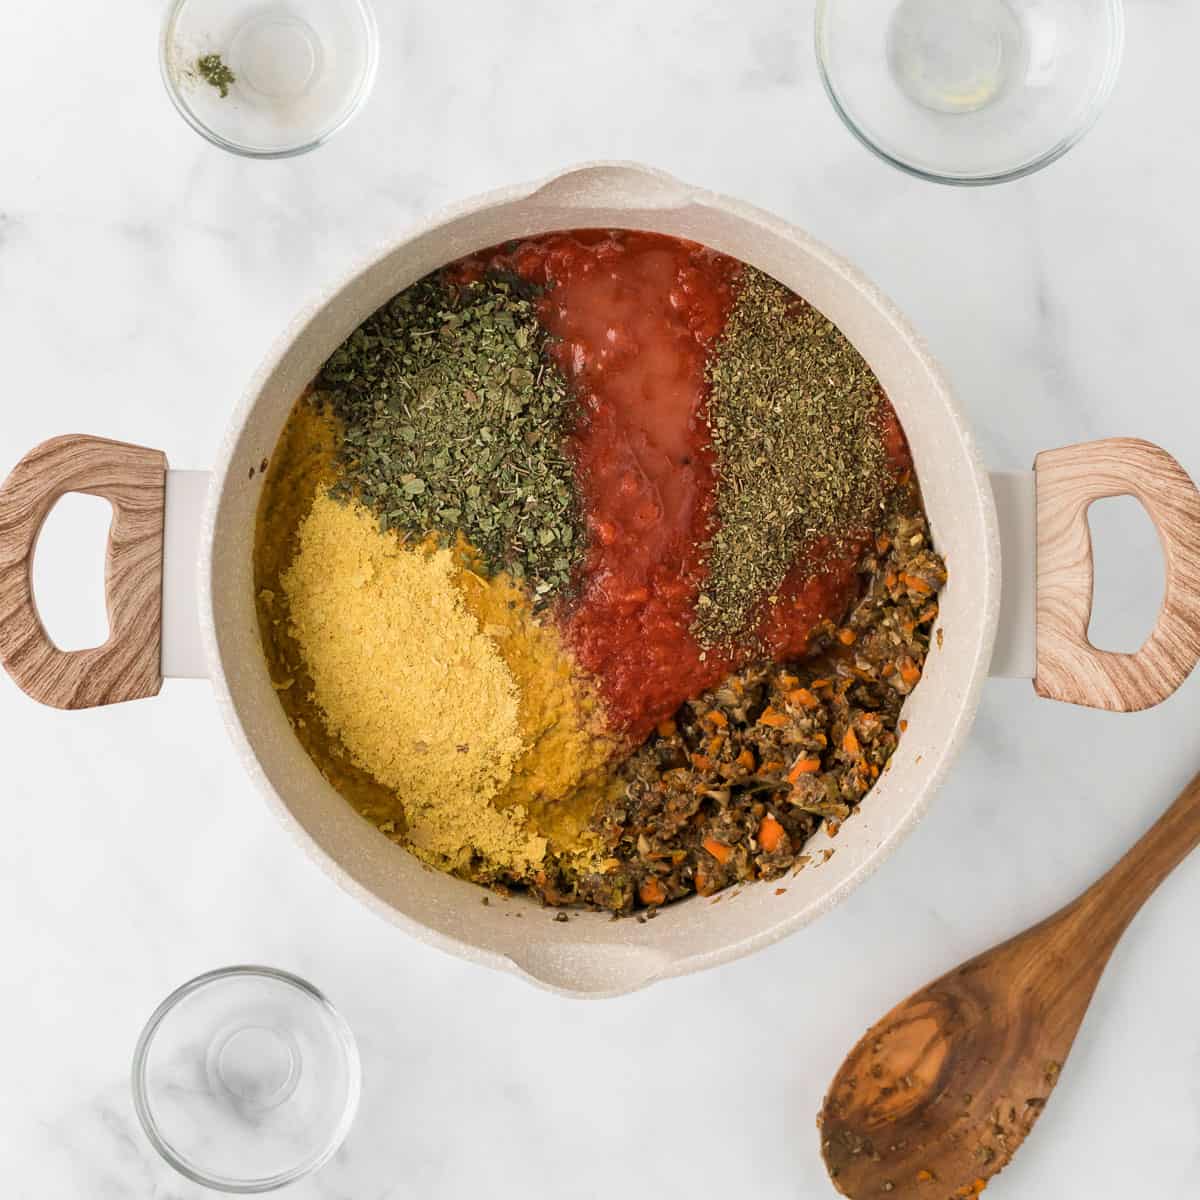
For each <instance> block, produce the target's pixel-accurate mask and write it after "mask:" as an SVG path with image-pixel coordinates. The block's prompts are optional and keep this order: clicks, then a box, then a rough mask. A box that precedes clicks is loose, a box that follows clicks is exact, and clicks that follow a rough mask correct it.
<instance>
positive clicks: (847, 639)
mask: <svg viewBox="0 0 1200 1200" xmlns="http://www.w3.org/2000/svg"><path fill="white" fill-rule="evenodd" d="M837 639H838V641H839V642H841V643H842V645H843V646H853V645H854V643H855V642H856V641H858V634H857V633H855V632H854V630H853V629H839V630H838V635H837Z"/></svg>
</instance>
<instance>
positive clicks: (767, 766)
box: [759, 758, 783, 775]
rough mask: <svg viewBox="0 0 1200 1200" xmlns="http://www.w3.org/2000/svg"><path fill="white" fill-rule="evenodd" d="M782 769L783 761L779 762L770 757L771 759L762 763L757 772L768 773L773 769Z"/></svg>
mask: <svg viewBox="0 0 1200 1200" xmlns="http://www.w3.org/2000/svg"><path fill="white" fill-rule="evenodd" d="M782 770H783V763H781V762H780V761H779V760H778V759H777V758H772V759H768V760H767V761H766V762H765V763H763V765H762V769H761V770H760V771H759V774H760V775H770V774H772V773H773V772H775V771H782Z"/></svg>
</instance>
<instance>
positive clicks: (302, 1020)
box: [132, 966, 362, 1193]
mask: <svg viewBox="0 0 1200 1200" xmlns="http://www.w3.org/2000/svg"><path fill="white" fill-rule="evenodd" d="M132 1084H133V1102H134V1108H135V1109H136V1110H137V1115H138V1119H139V1120H140V1121H141V1123H142V1128H143V1129H144V1130H145V1131H146V1136H147V1137H148V1138H149V1139H150V1141H151V1143H152V1144H153V1145H154V1148H155V1149H156V1150H157V1151H158V1152H159V1154H161V1155H162V1156H163V1158H165V1159H166V1161H167V1162H168V1163H170V1165H171V1166H172V1167H174V1168H175V1170H176V1171H178V1172H179V1173H180V1174H181V1175H184V1176H186V1177H187V1178H188V1179H191V1180H192V1181H193V1182H195V1183H199V1184H203V1185H204V1186H205V1187H210V1188H215V1189H217V1190H218V1191H223V1192H241V1193H247V1192H268V1191H272V1190H273V1189H275V1188H279V1187H283V1186H284V1185H285V1184H288V1183H293V1182H295V1181H296V1180H297V1179H300V1178H301V1177H302V1176H304V1175H307V1174H309V1173H310V1172H312V1171H315V1170H316V1169H317V1168H318V1167H320V1166H322V1165H323V1164H324V1163H326V1162H328V1160H329V1159H330V1158H331V1157H332V1156H333V1155H334V1154H335V1153H336V1151H337V1149H338V1147H339V1146H340V1145H341V1144H342V1142H343V1141H344V1140H345V1138H346V1134H347V1133H348V1132H349V1131H350V1126H351V1125H352V1124H353V1122H354V1116H355V1113H356V1112H357V1110H358V1099H359V1092H360V1090H361V1084H362V1073H361V1067H360V1065H359V1059H358V1050H357V1048H356V1046H355V1042H354V1035H353V1033H351V1031H350V1027H349V1026H348V1025H347V1024H346V1022H345V1021H344V1020H343V1019H342V1017H341V1016H340V1014H339V1013H338V1012H337V1010H336V1009H335V1008H334V1007H333V1005H332V1004H330V1003H329V1001H328V1000H326V999H325V997H324V996H323V995H322V994H321V993H320V992H319V991H317V989H316V988H314V987H313V986H312V984H310V983H306V982H305V981H304V980H303V979H299V978H297V976H295V975H289V974H288V973H287V972H286V971H279V970H275V969H274V968H272V967H254V966H238V967H224V968H222V969H220V970H217V971H210V972H209V973H208V974H206V975H200V976H199V977H197V978H196V979H193V980H191V981H190V982H189V983H185V984H184V985H183V986H182V987H180V988H177V989H176V990H175V991H174V992H172V993H171V994H170V995H169V996H168V997H167V998H166V999H165V1000H164V1001H163V1002H162V1003H161V1004H160V1005H159V1006H158V1008H156V1009H155V1010H154V1013H153V1015H152V1016H151V1017H150V1020H149V1021H147V1023H146V1027H145V1029H144V1030H143V1031H142V1035H141V1037H140V1038H138V1043H137V1048H136V1049H135V1050H134V1055H133V1075H132Z"/></svg>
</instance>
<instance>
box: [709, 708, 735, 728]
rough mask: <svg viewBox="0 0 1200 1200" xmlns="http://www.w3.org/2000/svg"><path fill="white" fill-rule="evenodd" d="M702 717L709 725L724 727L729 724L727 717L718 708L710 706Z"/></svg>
mask: <svg viewBox="0 0 1200 1200" xmlns="http://www.w3.org/2000/svg"><path fill="white" fill-rule="evenodd" d="M704 719H705V720H706V721H707V722H708V723H709V724H710V725H715V726H716V727H717V728H718V729H724V728H725V726H726V725H728V724H729V718H728V717H727V716H726V715H725V714H724V713H723V712H722V711H721V710H720V709H719V708H710V709H709V710H708V712H706V713H705V714H704Z"/></svg>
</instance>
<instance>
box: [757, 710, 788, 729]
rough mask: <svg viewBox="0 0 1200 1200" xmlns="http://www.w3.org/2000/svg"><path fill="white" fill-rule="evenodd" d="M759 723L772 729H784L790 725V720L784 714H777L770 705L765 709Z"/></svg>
mask: <svg viewBox="0 0 1200 1200" xmlns="http://www.w3.org/2000/svg"><path fill="white" fill-rule="evenodd" d="M758 723H759V724H760V725H767V726H769V727H770V728H771V729H782V728H783V727H784V726H785V725H786V724H787V723H788V719H787V717H785V716H784V715H783V713H781V712H776V711H775V710H774V709H773V708H772V707H771V706H770V705H769V704H768V705H767V707H766V708H764V709H763V714H762V716H761V717H759V718H758Z"/></svg>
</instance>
